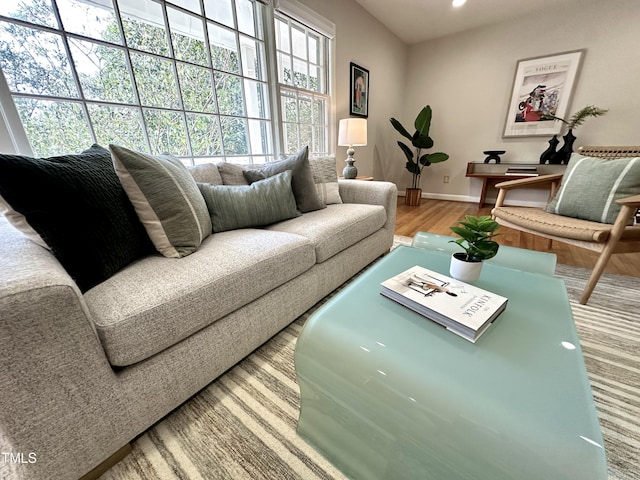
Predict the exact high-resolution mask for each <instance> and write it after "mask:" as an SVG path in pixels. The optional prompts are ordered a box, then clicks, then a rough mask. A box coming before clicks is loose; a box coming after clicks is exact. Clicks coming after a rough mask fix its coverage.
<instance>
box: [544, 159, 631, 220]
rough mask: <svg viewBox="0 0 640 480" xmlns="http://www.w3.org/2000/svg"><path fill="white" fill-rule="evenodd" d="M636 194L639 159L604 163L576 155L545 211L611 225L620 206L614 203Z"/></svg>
mask: <svg viewBox="0 0 640 480" xmlns="http://www.w3.org/2000/svg"><path fill="white" fill-rule="evenodd" d="M639 193H640V157H634V158H620V159H616V160H606V159H603V158H592V157H585V156H583V155H580V154H578V153H573V154H572V155H571V160H569V164H568V165H567V169H566V171H565V173H564V175H563V177H562V184H561V185H560V188H559V189H558V192H557V193H556V195H555V196H554V197H553V199H552V200H551V202H549V205H547V207H546V209H545V210H546V211H547V212H549V213H555V214H557V215H564V216H567V217H573V218H581V219H583V220H591V221H592V222H600V223H614V222H615V221H616V217H617V216H618V213H620V208H621V206H620V205H619V204H618V203H616V200H619V199H620V198H624V197H630V196H632V195H637V194H639Z"/></svg>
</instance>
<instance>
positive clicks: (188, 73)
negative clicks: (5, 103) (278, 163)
mask: <svg viewBox="0 0 640 480" xmlns="http://www.w3.org/2000/svg"><path fill="white" fill-rule="evenodd" d="M203 8H204V11H203ZM263 8H265V7H264V6H263V5H262V4H260V3H258V2H256V1H255V0H204V2H200V0H171V1H169V2H165V1H164V0H99V1H92V2H87V1H85V0H21V1H8V2H2V5H1V6H0V68H1V69H2V74H3V75H4V78H5V80H6V82H7V85H8V87H9V91H10V93H11V97H12V99H13V102H14V104H15V106H16V110H17V111H18V114H19V116H20V119H21V121H22V125H23V127H24V130H25V132H26V134H27V138H28V140H29V143H30V145H31V148H32V150H33V154H34V155H37V156H49V155H56V154H62V153H69V152H71V151H79V150H83V149H85V148H87V147H88V146H89V145H91V143H93V142H98V143H100V144H103V145H106V144H108V143H117V144H120V145H123V146H126V147H129V148H132V149H136V150H141V151H145V152H150V153H154V154H155V153H164V152H167V153H171V154H173V155H176V156H178V157H180V158H182V159H183V160H184V161H185V163H201V162H204V161H211V160H212V159H214V160H215V159H225V160H227V161H241V162H256V163H262V162H265V161H268V160H272V159H273V158H274V151H273V144H274V142H273V135H274V132H273V130H274V126H273V124H272V120H271V118H272V116H271V110H270V102H269V97H268V92H269V89H268V81H269V79H268V78H267V74H266V72H267V69H266V65H265V62H266V53H265V43H264V41H265V39H264V28H263V25H262V18H263V12H262V9H263Z"/></svg>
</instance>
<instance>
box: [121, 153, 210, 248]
mask: <svg viewBox="0 0 640 480" xmlns="http://www.w3.org/2000/svg"><path fill="white" fill-rule="evenodd" d="M109 150H111V158H112V160H113V165H114V167H115V170H116V174H117V175H118V177H119V178H120V183H122V187H123V188H124V191H125V192H126V193H127V196H128V197H129V200H130V201H131V203H132V204H133V207H134V209H135V211H136V213H137V214H138V218H140V221H141V222H142V224H143V225H144V227H145V229H146V230H147V234H148V235H149V238H151V241H152V242H153V244H154V246H155V247H156V249H157V250H158V251H159V252H160V253H161V254H162V255H164V256H165V257H173V258H180V257H185V256H187V255H189V254H191V253H193V252H195V251H196V250H197V249H198V247H199V246H200V244H201V243H202V241H203V240H204V239H205V238H206V237H207V236H209V235H210V234H211V218H210V217H209V212H208V211H207V205H206V204H205V202H204V199H203V198H202V194H201V193H200V190H199V189H198V185H197V184H196V181H195V180H194V179H193V177H192V176H191V174H190V173H189V170H187V167H186V166H184V165H183V163H182V162H181V161H180V160H178V159H177V158H175V157H172V156H170V155H149V154H146V153H141V152H135V151H133V150H129V149H128V148H124V147H120V146H118V145H109Z"/></svg>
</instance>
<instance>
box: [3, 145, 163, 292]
mask: <svg viewBox="0 0 640 480" xmlns="http://www.w3.org/2000/svg"><path fill="white" fill-rule="evenodd" d="M3 204H4V206H3ZM0 211H2V212H1V213H4V214H5V216H6V217H7V219H8V220H9V221H10V222H11V223H12V224H13V225H14V226H15V227H17V228H18V229H19V230H20V231H22V232H23V233H24V234H25V235H26V236H28V237H29V238H31V239H32V240H34V241H36V243H39V244H40V245H42V246H44V247H46V248H49V249H50V250H51V252H52V253H53V254H54V255H55V256H56V258H57V259H58V261H59V262H60V263H61V264H62V266H63V267H64V268H65V270H66V271H67V272H68V273H69V275H71V277H73V279H74V280H75V282H76V283H77V284H78V287H79V288H80V290H81V291H83V292H84V291H86V290H88V289H90V288H91V287H93V286H94V285H97V284H98V283H100V282H102V281H103V280H105V279H107V278H109V277H110V276H111V275H113V274H114V273H115V272H117V271H118V270H120V269H121V268H122V267H124V266H126V265H128V264H129V263H131V262H132V261H134V260H135V259H137V258H140V257H142V256H144V255H148V254H149V253H151V252H153V246H152V244H151V241H150V240H149V237H148V235H147V233H146V232H145V229H144V227H143V226H142V224H141V223H140V220H139V219H138V217H137V215H136V212H135V211H134V209H133V206H132V205H131V202H130V201H129V199H128V198H127V195H126V193H125V191H124V190H123V189H122V185H121V184H120V181H119V180H118V176H117V175H116V172H115V171H114V169H113V164H112V163H111V154H110V153H109V151H108V150H107V149H105V148H102V147H100V146H99V145H93V146H92V147H91V148H90V149H88V150H85V151H84V152H82V153H80V154H77V155H64V156H58V157H51V158H29V157H23V156H18V155H0Z"/></svg>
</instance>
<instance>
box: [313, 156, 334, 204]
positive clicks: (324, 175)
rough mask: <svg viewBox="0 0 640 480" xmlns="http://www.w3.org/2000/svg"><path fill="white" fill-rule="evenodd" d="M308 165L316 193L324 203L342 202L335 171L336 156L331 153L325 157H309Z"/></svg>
mask: <svg viewBox="0 0 640 480" xmlns="http://www.w3.org/2000/svg"><path fill="white" fill-rule="evenodd" d="M309 166H310V167H311V173H312V174H313V182H314V183H315V184H316V193H317V194H318V197H320V200H322V202H324V203H325V204H326V205H331V204H333V203H342V198H341V197H340V188H339V185H338V174H337V173H336V158H335V157H334V156H332V155H330V156H326V157H311V158H309Z"/></svg>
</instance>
